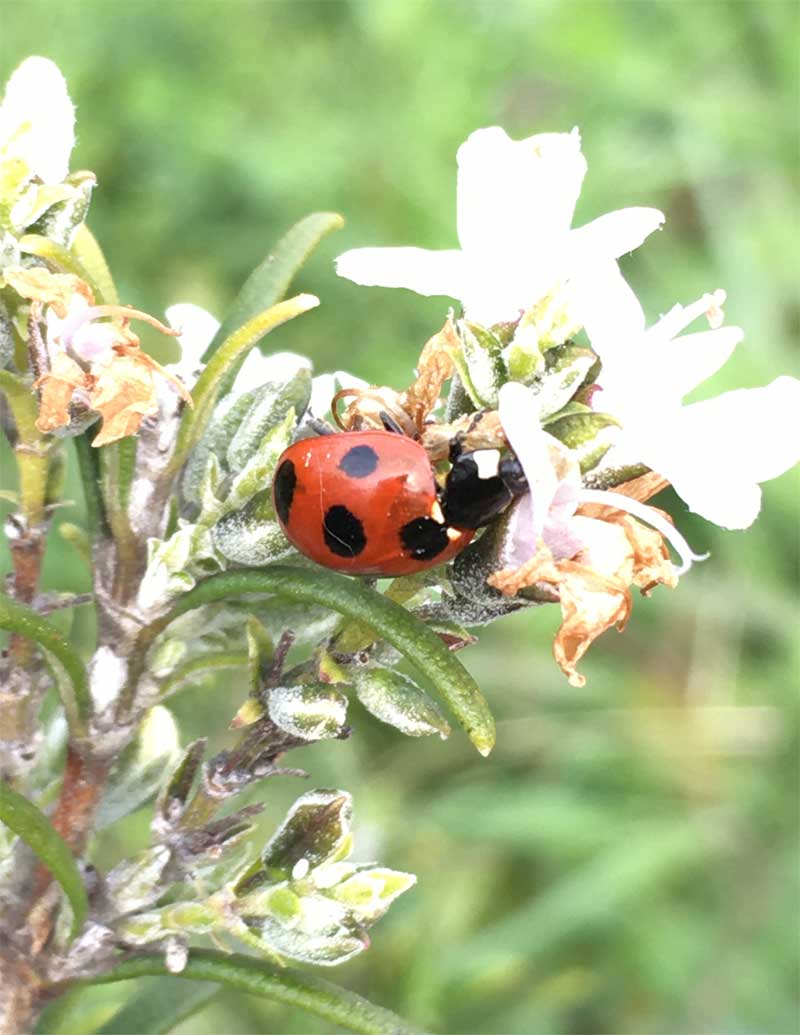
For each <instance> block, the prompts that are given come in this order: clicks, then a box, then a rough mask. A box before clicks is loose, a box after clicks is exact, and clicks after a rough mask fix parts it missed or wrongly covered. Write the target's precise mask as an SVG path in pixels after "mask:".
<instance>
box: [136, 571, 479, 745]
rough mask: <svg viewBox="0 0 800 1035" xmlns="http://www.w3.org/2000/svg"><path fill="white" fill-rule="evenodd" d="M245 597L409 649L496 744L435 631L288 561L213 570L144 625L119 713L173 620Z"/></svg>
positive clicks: (458, 709) (467, 722)
mask: <svg viewBox="0 0 800 1035" xmlns="http://www.w3.org/2000/svg"><path fill="white" fill-rule="evenodd" d="M243 594H258V595H267V596H278V597H283V598H284V599H287V600H294V601H298V602H301V603H313V604H322V605H323V607H329V608H331V610H333V611H338V612H339V613H340V614H343V615H346V616H347V617H349V618H353V619H356V620H357V621H360V622H363V623H364V624H365V625H368V626H370V628H372V629H373V630H374V631H375V633H376V634H377V635H378V636H380V637H382V638H383V639H385V640H387V641H388V642H389V643H391V644H392V646H394V647H396V648H397V649H398V650H399V651H400V652H401V653H403V654H404V655H405V656H406V657H407V658H408V660H409V661H411V662H412V664H414V665H415V666H416V667H417V668H418V669H419V670H420V671H421V672H422V673H424V674H425V675H426V676H427V677H428V678H429V679H430V680H431V682H432V683H433V684H434V686H435V687H436V689H437V690H438V691H439V693H440V694H441V695H442V697H443V698H444V700H445V701H446V702H447V704H448V705H449V707H450V709H451V711H452V712H453V714H454V716H455V717H456V719H457V720H458V721H459V723H461V725H462V726H463V727H464V729H465V730H466V731H467V734H468V735H469V737H470V739H471V740H472V742H473V744H474V745H475V747H476V748H477V749H478V751H480V752H481V754H483V755H487V754H488V753H489V752H490V751H491V749H492V747H493V746H494V720H493V718H492V714H491V712H490V711H489V706H488V705H487V703H486V701H485V699H484V697H483V695H482V694H481V692H480V690H479V689H478V686H477V684H476V683H475V681H474V680H473V678H472V676H471V675H470V674H469V673H468V672H467V670H466V669H465V668H464V666H463V665H462V664H461V662H460V661H459V660H458V659H457V658H456V657H454V656H453V654H452V653H451V652H450V651H449V650H448V649H447V647H446V646H445V645H444V643H443V642H442V641H441V640H440V639H439V637H438V636H437V635H436V633H435V632H433V631H432V630H430V629H429V628H428V627H427V626H426V625H425V624H424V623H423V622H421V621H419V619H417V618H415V617H414V615H412V614H410V613H409V612H408V611H406V610H405V608H403V607H401V606H400V605H399V604H396V603H394V602H393V601H391V600H387V598H386V597H384V596H382V595H381V594H380V593H377V592H375V591H374V590H372V589H368V588H367V587H366V586H364V585H363V584H361V583H359V582H356V581H355V580H353V579H350V578H347V577H346V576H343V575H337V574H335V573H334V572H330V571H325V570H323V569H321V568H315V569H313V570H307V569H304V568H293V567H289V566H285V565H275V566H273V567H269V568H263V569H243V570H241V571H230V572H225V573H224V574H221V575H214V576H212V577H211V578H209V579H206V580H205V581H204V582H201V583H199V584H198V585H197V586H195V588H194V589H193V590H191V591H190V592H189V593H186V594H185V595H184V596H182V597H180V598H179V599H178V600H177V602H176V603H175V605H174V606H173V608H172V610H171V611H169V612H168V613H167V614H166V615H164V616H163V617H161V618H159V619H158V620H157V621H155V622H153V623H152V624H151V625H148V626H145V628H144V629H142V631H141V632H140V634H139V636H138V638H137V641H136V643H135V645H134V647H133V650H132V652H131V656H130V662H129V669H128V683H127V685H126V687H125V688H124V689H123V691H122V693H121V695H120V698H119V702H118V706H117V718H118V719H127V718H128V717H129V715H130V713H131V711H132V709H133V706H134V702H135V697H136V689H137V686H138V682H139V680H140V678H141V676H142V674H143V673H144V670H145V665H146V660H147V652H148V650H149V648H150V646H151V645H152V643H153V641H154V640H155V639H156V637H157V636H159V635H160V633H162V632H163V631H164V630H165V629H166V628H167V626H168V625H169V624H170V622H173V621H174V620H175V619H176V618H179V617H180V616H181V615H183V614H186V612H187V611H192V610H194V609H195V608H197V607H202V606H203V605H204V604H210V603H213V602H215V601H218V600H227V599H231V598H232V597H237V596H242V595H243Z"/></svg>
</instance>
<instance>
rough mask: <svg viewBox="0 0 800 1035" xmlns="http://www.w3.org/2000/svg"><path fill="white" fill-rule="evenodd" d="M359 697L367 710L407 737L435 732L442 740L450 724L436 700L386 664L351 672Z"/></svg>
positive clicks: (428, 734) (424, 735)
mask: <svg viewBox="0 0 800 1035" xmlns="http://www.w3.org/2000/svg"><path fill="white" fill-rule="evenodd" d="M354 683H355V688H356V694H357V695H358V699H359V701H361V703H362V704H363V705H364V707H365V708H366V709H367V711H368V712H370V713H371V714H372V715H374V716H375V718H376V719H380V720H381V722H386V723H388V724H389V725H390V726H394V727H395V728H396V729H398V730H400V732H401V733H405V734H406V736H408V737H427V736H430V735H432V734H434V733H437V734H438V735H439V736H440V737H441V738H442V740H446V739H447V737H448V736H449V735H450V726H449V725H448V723H447V720H446V719H445V717H444V715H442V713H441V711H440V710H439V708H438V706H437V705H436V703H435V702H434V701H433V700H432V699H431V698H430V697H428V695H427V694H426V693H425V692H424V691H423V690H421V689H420V688H419V687H418V686H417V685H416V683H414V682H413V680H411V679H409V677H408V676H404V675H401V674H400V673H399V672H393V671H391V670H390V669H386V668H368V669H364V670H362V671H361V672H358V673H357V674H356V676H355V680H354Z"/></svg>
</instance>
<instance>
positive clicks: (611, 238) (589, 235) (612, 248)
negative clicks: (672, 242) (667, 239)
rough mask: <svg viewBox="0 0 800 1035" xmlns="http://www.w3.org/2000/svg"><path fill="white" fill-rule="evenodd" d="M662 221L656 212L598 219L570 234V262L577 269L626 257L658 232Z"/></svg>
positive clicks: (630, 211) (621, 212)
mask: <svg viewBox="0 0 800 1035" xmlns="http://www.w3.org/2000/svg"><path fill="white" fill-rule="evenodd" d="M664 218H665V217H664V213H663V212H660V211H659V210H658V209H657V208H620V209H617V210H616V211H615V212H607V213H606V214H605V215H604V216H598V218H597V219H593V220H592V221H591V223H586V224H585V225H584V226H581V227H577V228H576V229H575V230H572V231H571V232H570V235H569V247H570V254H571V256H572V261H573V263H574V264H575V265H577V266H581V265H584V264H585V263H586V262H596V261H597V260H602V259H618V258H619V257H620V256H622V255H627V253H628V252H632V251H633V250H634V249H635V248H638V247H639V245H640V244H642V243H643V242H644V241H645V239H646V238H647V237H649V236H650V234H652V233H653V231H654V230H658V229H659V227H660V226H662V224H663V223H664Z"/></svg>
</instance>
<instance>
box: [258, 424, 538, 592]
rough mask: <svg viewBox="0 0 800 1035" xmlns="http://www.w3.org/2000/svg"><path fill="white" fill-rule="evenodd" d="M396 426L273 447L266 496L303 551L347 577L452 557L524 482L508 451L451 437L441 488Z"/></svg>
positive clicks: (420, 452) (417, 567)
mask: <svg viewBox="0 0 800 1035" xmlns="http://www.w3.org/2000/svg"><path fill="white" fill-rule="evenodd" d="M392 423H393V422H392ZM398 430H399V429H396V428H394V427H393V428H392V430H385V431H381V430H378V429H374V430H363V431H362V430H360V431H345V432H342V433H339V434H321V435H320V436H319V437H318V438H307V439H301V440H300V441H299V442H295V443H294V444H293V445H291V446H289V448H288V449H286V450H285V451H284V452H283V453H282V454H281V456H280V458H279V460H278V465H277V469H276V472H275V479H274V481H273V486H272V496H273V503H274V506H275V512H276V514H277V515H278V520H279V522H280V525H281V528H282V529H283V531H284V534H285V535H286V537H287V539H288V540H289V541H290V542H291V543H292V545H293V546H295V547H296V548H297V549H298V550H299V551H300V552H301V553H304V554H305V555H306V556H307V557H310V558H311V559H312V560H313V561H316V562H317V564H321V565H323V566H324V567H326V568H333V569H334V570H336V571H342V572H346V573H348V574H350V575H378V576H394V575H411V574H413V573H415V572H418V571H424V570H425V569H426V568H432V567H434V566H435V565H438V564H443V563H444V562H445V561H448V560H450V559H451V558H452V557H454V556H455V555H456V554H457V553H458V552H459V551H461V550H463V549H464V547H465V546H467V545H468V544H469V543H470V542H471V540H472V539H473V537H474V536H475V532H476V531H477V529H479V528H481V527H482V526H483V525H486V524H488V522H489V521H490V520H491V519H492V518H493V517H495V516H496V515H497V514H499V513H500V512H501V511H502V510H504V509H505V508H506V507H507V506H508V505H509V504H510V503H511V502H512V500H513V499H515V498H516V497H517V496H519V495H522V493H524V492H527V490H528V484H527V482H526V481H525V476H524V474H523V473H522V468H521V466H520V464H519V462H518V461H517V460H516V459H501V455H500V451H499V450H497V449H481V450H475V451H473V452H463V451H462V446H461V443H460V442H459V440H458V439H455V440H454V441H453V444H452V446H451V456H450V459H451V462H452V467H451V469H450V472H449V473H448V475H447V479H446V481H445V484H444V487H443V488H441V487H440V486H439V485H438V483H437V481H436V478H435V476H434V472H433V468H432V467H431V463H430V460H429V459H428V454H427V453H426V452H425V449H424V448H423V446H422V445H421V444H420V443H419V442H418V441H416V440H415V439H413V438H409V437H407V436H406V435H404V434H402V433H397V431H398Z"/></svg>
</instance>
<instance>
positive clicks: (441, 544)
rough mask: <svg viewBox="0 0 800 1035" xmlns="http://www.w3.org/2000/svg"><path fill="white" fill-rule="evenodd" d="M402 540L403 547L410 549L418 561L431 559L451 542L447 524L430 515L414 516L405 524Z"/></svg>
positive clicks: (402, 530) (401, 535)
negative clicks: (435, 519)
mask: <svg viewBox="0 0 800 1035" xmlns="http://www.w3.org/2000/svg"><path fill="white" fill-rule="evenodd" d="M400 541H401V543H402V544H403V549H404V550H408V552H409V553H410V554H411V556H412V557H413V558H414V559H415V560H418V561H429V560H431V559H432V558H433V557H436V556H437V555H438V554H440V553H441V552H442V550H444V548H445V547H446V546H447V545H448V544H449V542H450V540H449V539H448V537H447V526H446V525H442V524H440V523H439V522H438V521H434V520H433V518H429V517H420V518H414V520H413V521H409V522H407V523H406V524H405V525H403V527H402V528H401V529H400Z"/></svg>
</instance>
